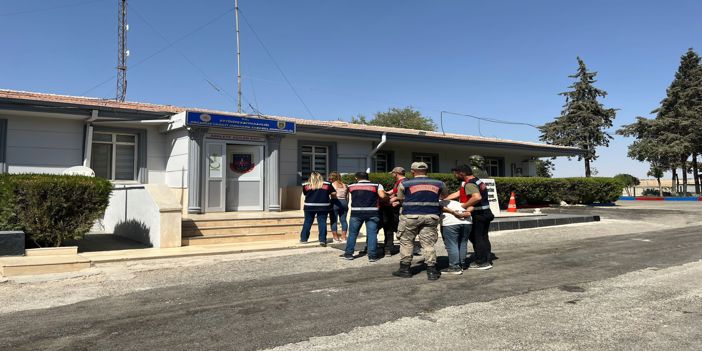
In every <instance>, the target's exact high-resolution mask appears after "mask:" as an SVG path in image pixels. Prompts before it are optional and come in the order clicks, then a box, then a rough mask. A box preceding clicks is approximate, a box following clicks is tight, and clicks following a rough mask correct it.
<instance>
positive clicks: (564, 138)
mask: <svg viewBox="0 0 702 351" xmlns="http://www.w3.org/2000/svg"><path fill="white" fill-rule="evenodd" d="M596 75H597V72H589V71H588V70H587V67H586V66H585V62H583V60H581V59H580V57H578V71H577V73H576V74H574V75H571V76H569V77H570V78H574V79H576V81H575V83H573V85H571V86H570V87H569V88H571V89H572V90H571V91H566V92H563V93H560V94H559V95H562V96H565V98H566V102H565V105H563V111H562V112H561V116H560V117H556V119H555V120H554V121H552V122H549V123H546V124H545V125H543V126H541V127H539V129H540V130H541V136H540V139H541V141H545V142H547V143H549V144H556V145H564V146H575V147H579V148H581V149H583V150H585V155H583V156H578V160H584V161H585V176H586V177H590V176H591V175H592V169H591V163H592V162H593V161H594V160H596V159H597V150H596V148H597V147H598V146H609V141H610V140H611V139H612V136H611V135H609V133H607V128H610V127H612V122H613V121H614V118H615V116H616V109H613V108H605V107H604V106H603V105H602V104H601V103H599V101H597V99H598V98H604V97H606V96H607V92H606V91H604V90H601V89H597V88H595V87H594V86H593V83H595V82H596V80H595V76H596Z"/></svg>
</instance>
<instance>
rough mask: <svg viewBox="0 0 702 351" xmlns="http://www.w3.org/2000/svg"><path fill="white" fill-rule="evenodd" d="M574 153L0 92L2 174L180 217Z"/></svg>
mask: <svg viewBox="0 0 702 351" xmlns="http://www.w3.org/2000/svg"><path fill="white" fill-rule="evenodd" d="M581 153H582V150H579V149H577V148H571V147H563V146H554V145H546V144H540V143H533V142H524V141H513V140H502V139H496V138H486V137H477V136H469V135H460V134H449V133H446V134H443V133H438V132H427V131H419V130H410V129H401V128H389V127H377V126H368V125H359V124H352V123H347V122H343V121H320V120H306V119H298V118H290V117H280V116H254V115H245V114H237V113H231V112H222V111H212V110H208V109H201V108H182V107H176V106H170V105H157V104H147V103H138V102H118V101H114V100H106V99H98V98H88V97H76V96H65V95H53V94H43V93H34V92H22V91H13V90H0V172H8V173H61V172H63V171H64V170H66V169H67V168H69V167H73V166H78V165H82V166H85V167H90V168H91V169H93V170H94V172H95V174H96V176H99V177H104V178H107V179H109V180H111V181H113V182H114V184H115V188H116V191H115V193H117V192H118V191H117V190H119V189H129V188H137V189H138V188H139V187H144V186H145V185H159V186H160V187H161V190H159V191H160V193H161V194H163V188H166V189H167V190H168V191H170V192H171V193H172V194H173V198H175V199H177V202H178V203H179V204H180V205H182V211H183V214H188V213H191V214H193V213H200V214H201V213H212V212H229V211H271V212H275V211H281V210H294V209H299V206H300V187H299V185H300V183H301V181H302V179H305V178H306V177H307V175H309V173H310V172H312V171H319V172H321V173H322V174H324V175H327V174H328V173H329V172H331V171H334V170H337V171H339V172H356V171H358V170H365V169H370V171H374V172H387V171H389V170H390V169H392V168H393V167H394V166H404V167H406V168H408V166H409V164H410V163H411V162H414V161H423V162H426V163H427V164H428V165H429V167H430V170H431V172H448V171H449V170H450V169H451V168H452V167H454V166H456V165H459V164H463V163H467V162H468V158H469V156H471V155H482V156H484V157H485V159H486V168H487V171H488V172H489V174H490V175H492V176H535V175H536V166H535V161H536V160H537V159H538V158H539V157H554V156H576V155H579V154H581ZM124 193H125V194H126V193H127V192H126V191H125V192H124ZM130 196H131V195H130ZM152 196H153V195H152ZM113 201H125V202H126V201H127V199H123V200H119V196H116V195H113ZM111 207H119V206H112V205H111ZM125 211H126V210H125ZM108 212H109V211H108ZM127 217H128V216H127V215H126V213H125V214H124V218H123V220H127ZM106 222H107V219H106ZM113 224H114V223H113Z"/></svg>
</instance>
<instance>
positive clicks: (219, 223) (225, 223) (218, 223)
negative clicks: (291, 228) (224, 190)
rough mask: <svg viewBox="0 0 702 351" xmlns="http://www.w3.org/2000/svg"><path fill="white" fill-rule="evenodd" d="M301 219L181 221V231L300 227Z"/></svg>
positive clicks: (302, 220) (302, 219)
mask: <svg viewBox="0 0 702 351" xmlns="http://www.w3.org/2000/svg"><path fill="white" fill-rule="evenodd" d="M304 220H305V219H304V218H302V217H283V218H266V219H260V218H240V219H231V218H223V219H196V220H193V219H183V229H186V228H204V227H252V226H266V225H297V224H299V225H302V223H303V222H304Z"/></svg>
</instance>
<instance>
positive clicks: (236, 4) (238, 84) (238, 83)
mask: <svg viewBox="0 0 702 351" xmlns="http://www.w3.org/2000/svg"><path fill="white" fill-rule="evenodd" d="M234 15H235V17H236V91H237V94H236V112H239V113H241V51H240V50H239V0H234Z"/></svg>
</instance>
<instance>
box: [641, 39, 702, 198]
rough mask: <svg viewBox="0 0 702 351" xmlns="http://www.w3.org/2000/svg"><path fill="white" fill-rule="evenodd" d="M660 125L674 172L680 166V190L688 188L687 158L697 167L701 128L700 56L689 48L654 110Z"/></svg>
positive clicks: (701, 137)
mask: <svg viewBox="0 0 702 351" xmlns="http://www.w3.org/2000/svg"><path fill="white" fill-rule="evenodd" d="M653 113H656V120H658V121H659V122H660V124H661V125H662V128H660V129H659V130H658V131H659V133H661V135H660V142H661V143H663V145H664V147H665V148H667V149H668V154H669V155H670V156H671V157H672V162H671V165H672V166H673V167H674V169H671V171H673V174H674V175H676V173H677V171H676V169H677V168H681V173H682V177H683V189H684V190H683V192H687V174H688V172H689V169H690V163H688V161H687V160H688V159H689V158H690V156H692V158H693V162H692V163H693V164H692V165H693V166H694V167H693V168H697V162H696V158H697V154H698V153H699V152H700V147H701V146H700V144H699V143H700V142H701V141H702V130H700V129H701V127H702V125H701V123H702V122H700V118H699V116H700V113H702V69H701V68H700V57H699V56H698V55H697V53H695V52H694V51H693V50H692V49H688V50H687V52H686V53H685V54H684V55H683V56H682V57H681V58H680V66H679V67H678V70H677V72H676V73H675V78H674V79H673V81H672V82H671V83H670V86H669V87H668V89H667V90H666V97H665V98H664V99H663V100H662V101H661V105H660V107H659V108H657V109H656V110H654V111H653ZM693 173H694V178H695V180H696V181H695V185H696V191H697V190H698V189H699V181H698V180H697V178H698V177H697V171H693Z"/></svg>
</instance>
